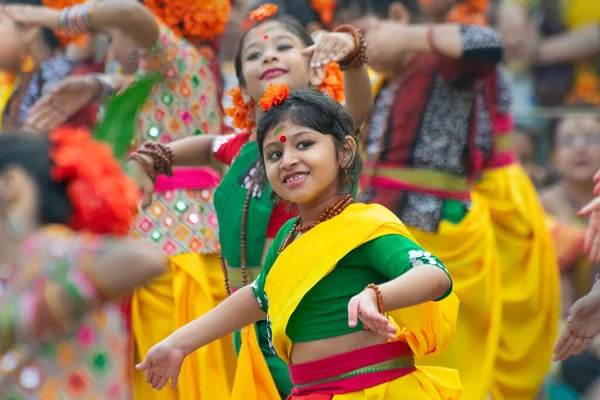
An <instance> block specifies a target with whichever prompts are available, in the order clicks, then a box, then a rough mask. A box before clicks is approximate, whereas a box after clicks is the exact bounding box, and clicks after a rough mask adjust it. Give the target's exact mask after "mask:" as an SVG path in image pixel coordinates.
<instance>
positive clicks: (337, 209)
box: [279, 194, 354, 252]
mask: <svg viewBox="0 0 600 400" xmlns="http://www.w3.org/2000/svg"><path fill="white" fill-rule="evenodd" d="M352 203H354V199H353V198H352V196H351V195H350V194H346V195H344V196H343V197H342V198H340V199H339V200H337V201H336V202H335V203H333V204H332V205H330V206H329V207H327V208H326V209H325V211H323V214H321V216H320V217H319V219H317V222H315V223H312V224H306V225H305V224H304V223H303V222H302V218H300V217H298V219H297V220H296V222H295V223H294V226H293V227H292V230H290V232H289V233H288V234H287V235H286V237H285V239H283V242H282V243H281V246H280V247H279V252H282V251H283V250H284V249H285V248H286V247H288V246H289V245H290V244H291V243H292V242H293V241H294V238H295V237H296V234H297V233H306V232H308V231H310V230H311V229H312V228H314V227H315V226H317V225H319V224H320V223H321V222H325V221H327V220H330V219H331V218H333V217H335V216H336V215H339V214H341V213H342V211H344V210H345V209H346V207H348V206H349V205H350V204H352Z"/></svg>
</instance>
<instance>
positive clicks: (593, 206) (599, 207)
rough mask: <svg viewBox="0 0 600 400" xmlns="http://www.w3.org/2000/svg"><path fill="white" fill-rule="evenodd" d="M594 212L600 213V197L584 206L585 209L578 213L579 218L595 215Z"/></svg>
mask: <svg viewBox="0 0 600 400" xmlns="http://www.w3.org/2000/svg"><path fill="white" fill-rule="evenodd" d="M594 211H600V197H596V198H595V199H594V200H592V201H590V202H589V203H587V204H586V205H585V206H583V208H582V209H581V210H579V212H578V213H577V216H579V217H583V216H586V215H589V214H591V213H593V212H594Z"/></svg>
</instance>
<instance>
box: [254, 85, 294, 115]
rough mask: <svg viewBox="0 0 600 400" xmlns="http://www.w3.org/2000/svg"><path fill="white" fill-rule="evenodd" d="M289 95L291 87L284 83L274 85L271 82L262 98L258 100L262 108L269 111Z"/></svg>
mask: <svg viewBox="0 0 600 400" xmlns="http://www.w3.org/2000/svg"><path fill="white" fill-rule="evenodd" d="M289 95H290V88H288V87H287V86H286V85H284V84H283V83H281V84H279V85H273V84H272V83H269V87H268V88H267V90H266V91H265V94H264V95H263V97H262V99H260V100H259V101H258V105H259V106H260V109H261V110H263V111H268V110H270V109H271V108H273V107H275V106H278V105H280V104H281V103H283V102H284V101H285V99H287V98H288V96H289Z"/></svg>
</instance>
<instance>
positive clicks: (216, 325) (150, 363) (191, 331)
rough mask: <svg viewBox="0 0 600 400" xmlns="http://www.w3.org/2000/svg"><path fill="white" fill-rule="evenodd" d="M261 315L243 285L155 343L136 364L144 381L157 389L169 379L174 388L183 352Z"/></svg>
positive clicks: (204, 343)
mask: <svg viewBox="0 0 600 400" xmlns="http://www.w3.org/2000/svg"><path fill="white" fill-rule="evenodd" d="M265 317H266V314H265V313H264V312H263V311H262V310H261V309H260V308H259V306H258V304H257V303H256V301H255V298H254V294H253V292H252V288H251V287H250V286H246V287H244V288H242V289H240V290H238V291H237V292H235V293H234V294H233V295H232V296H231V297H229V298H227V299H226V300H225V301H224V302H222V303H221V304H219V305H218V306H217V307H215V308H214V309H212V310H211V311H209V312H208V313H206V314H205V315H203V316H201V317H200V318H198V319H196V320H194V321H192V322H190V323H188V324H187V325H185V326H183V327H181V328H179V329H178V330H176V331H175V332H173V333H172V334H171V335H170V336H169V337H167V338H166V339H165V340H163V341H162V342H160V343H158V344H156V345H155V346H154V347H152V348H151V349H150V351H148V354H147V355H146V357H145V358H144V360H143V361H142V362H141V363H140V364H138V365H137V366H136V368H137V369H138V370H141V371H146V381H147V382H148V383H149V384H151V385H152V387H153V388H154V389H157V390H161V389H162V388H163V387H165V385H166V384H167V382H168V381H169V379H170V380H171V387H172V388H175V387H176V386H177V379H178V377H179V372H180V370H181V365H182V364H183V361H184V359H185V357H186V356H187V355H189V354H190V353H192V352H194V351H196V350H198V349H199V348H201V347H203V346H206V345H207V344H209V343H211V342H213V341H215V340H217V339H219V338H221V337H223V336H225V335H228V334H230V333H232V332H234V331H236V330H239V329H241V328H243V327H245V326H247V325H250V324H252V323H254V322H256V321H259V320H261V319H264V318H265Z"/></svg>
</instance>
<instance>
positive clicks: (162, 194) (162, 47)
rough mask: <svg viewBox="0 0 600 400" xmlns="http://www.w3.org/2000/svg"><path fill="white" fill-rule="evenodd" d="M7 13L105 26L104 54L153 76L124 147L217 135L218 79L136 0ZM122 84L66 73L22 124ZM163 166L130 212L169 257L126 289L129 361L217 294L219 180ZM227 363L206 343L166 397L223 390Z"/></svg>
mask: <svg viewBox="0 0 600 400" xmlns="http://www.w3.org/2000/svg"><path fill="white" fill-rule="evenodd" d="M228 9H229V8H228V7H226V8H225V9H222V8H218V9H217V10H216V11H215V14H214V15H212V17H213V18H214V21H213V22H212V23H214V24H215V25H211V26H213V27H214V28H216V29H217V31H216V32H214V33H218V28H219V26H218V23H219V21H221V20H222V19H226V18H227V13H228ZM7 12H9V13H10V15H11V16H12V18H14V19H15V20H16V21H19V22H21V23H24V24H27V25H28V26H45V27H49V28H52V29H60V30H61V31H64V32H66V33H70V34H72V35H79V34H83V33H87V32H89V31H103V32H107V33H108V35H109V36H110V39H111V47H110V49H109V50H110V52H111V53H112V55H113V56H114V57H115V59H116V60H117V61H118V62H119V63H120V64H121V65H122V66H124V71H123V72H124V73H133V72H135V73H136V77H143V76H148V75H151V74H153V73H157V72H158V73H159V74H160V76H161V80H160V81H159V82H158V83H157V84H156V85H155V87H154V88H153V90H152V92H151V95H150V97H149V98H148V100H147V101H146V102H145V104H144V105H143V106H142V107H141V109H140V110H139V112H138V113H137V115H136V117H135V119H136V120H135V125H134V126H135V129H136V131H137V132H136V133H137V134H136V137H135V140H134V146H136V147H137V146H139V145H141V144H142V143H143V142H146V141H150V142H151V143H153V144H149V145H147V146H146V149H145V151H146V152H147V153H152V152H153V151H154V150H156V149H160V148H163V147H161V146H164V144H165V143H168V142H170V141H173V140H176V139H180V138H185V137H189V136H194V135H203V134H208V133H220V129H221V122H222V117H223V116H222V112H221V108H220V98H219V96H218V86H219V85H218V82H217V79H216V77H215V76H214V74H213V70H212V69H211V68H210V60H209V58H208V57H206V56H205V55H204V52H201V51H199V50H198V49H197V48H196V47H194V46H193V45H191V44H190V43H188V42H187V41H186V40H184V39H182V38H180V37H178V36H177V35H176V34H175V33H174V32H173V31H172V30H171V29H169V28H168V27H167V25H166V24H165V23H163V22H161V21H159V20H158V19H157V18H156V16H155V15H153V14H152V13H151V12H150V10H149V9H148V8H146V7H145V6H144V5H143V4H141V3H140V2H137V1H132V0H103V1H100V2H88V3H84V4H80V5H76V6H74V7H70V8H66V9H64V10H62V11H57V10H54V9H50V8H46V7H32V6H30V7H25V6H21V7H10V8H7ZM223 27H224V24H223ZM130 82H131V79H130V76H126V75H95V76H86V77H72V78H71V79H67V80H65V81H63V82H62V83H61V84H60V85H59V87H57V88H56V90H55V91H54V92H52V93H51V94H49V95H47V96H46V97H44V98H43V99H41V100H40V101H39V102H38V103H37V104H36V107H35V110H33V111H32V115H31V116H30V121H29V124H30V125H31V126H32V127H34V128H37V129H42V130H44V129H53V128H54V127H56V126H58V125H60V124H62V123H64V122H65V119H66V118H67V117H68V116H70V115H73V114H74V113H76V112H77V110H79V109H80V108H81V107H82V106H84V105H86V104H89V103H90V102H92V101H94V100H97V101H99V102H103V101H105V100H107V99H108V98H109V97H111V96H112V95H113V94H115V93H116V92H118V91H120V90H122V89H124V88H127V87H128V85H129V83H130ZM56 107H59V110H58V111H59V112H57V110H56ZM130 122H131V124H132V125H133V123H134V122H133V121H130ZM168 172H169V176H168V177H167V176H161V177H160V178H158V179H157V181H156V183H157V184H156V186H155V190H156V196H155V200H154V202H153V203H152V205H151V206H150V207H148V208H147V209H146V210H145V211H144V212H143V213H141V214H140V215H139V216H138V218H137V220H136V222H135V225H134V227H133V232H132V236H133V237H135V238H143V239H144V240H145V241H146V242H147V243H148V244H149V245H151V246H152V247H153V248H155V249H157V250H159V251H161V252H162V253H163V254H165V255H166V256H168V257H169V259H170V263H169V265H170V269H169V270H168V271H167V273H166V274H165V275H163V276H161V277H160V278H159V279H156V280H154V281H153V282H152V283H151V284H149V285H147V286H145V287H143V288H139V289H138V290H136V291H135V293H134V296H133V300H132V302H131V324H132V338H133V351H134V354H133V356H134V361H136V362H137V361H139V355H140V354H145V353H146V352H147V351H148V349H149V348H150V346H151V345H152V344H154V343H156V341H159V340H161V339H163V338H164V337H165V336H167V335H168V334H169V333H170V332H172V331H173V330H174V329H176V328H177V327H179V326H181V325H184V324H185V323H186V322H189V321H191V320H192V319H194V318H195V317H197V316H198V315H202V314H203V313H205V312H207V311H208V310H210V309H211V308H213V307H214V306H216V305H217V304H218V303H219V302H220V301H222V300H223V299H224V298H225V290H224V289H223V285H222V284H221V282H222V274H221V266H220V263H219V257H218V252H219V244H218V229H217V219H216V216H215V211H214V206H213V204H212V200H213V194H214V189H215V188H216V186H217V185H218V183H219V181H220V176H219V174H218V173H217V172H216V171H214V170H212V169H210V168H176V169H174V170H169V171H168ZM234 364H235V357H234V353H233V349H232V346H231V340H227V338H225V339H224V340H223V341H222V342H218V343H214V344H212V345H211V346H208V347H207V348H206V351H204V352H199V353H198V354H197V355H196V356H195V357H192V358H191V359H190V362H188V363H186V365H185V367H184V371H183V374H184V375H185V376H186V379H185V380H184V382H185V383H184V385H182V387H181V388H180V390H179V392H170V393H169V394H168V395H166V396H169V398H171V399H179V398H181V399H185V398H192V399H193V398H196V397H199V396H206V397H208V398H220V397H222V396H227V394H228V393H229V391H230V388H231V380H232V379H233V369H234ZM208 366H210V368H209V367H208ZM132 369H133V365H132ZM133 379H134V386H135V390H134V395H135V397H136V398H139V399H142V400H147V399H151V398H153V396H156V393H153V392H151V391H150V390H148V388H147V386H146V385H145V384H144V381H143V376H142V375H141V374H139V373H134V376H133Z"/></svg>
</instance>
